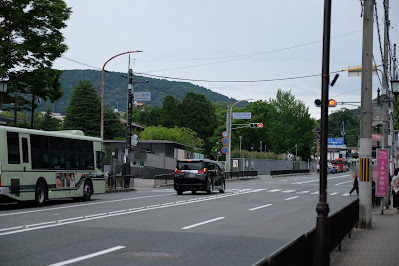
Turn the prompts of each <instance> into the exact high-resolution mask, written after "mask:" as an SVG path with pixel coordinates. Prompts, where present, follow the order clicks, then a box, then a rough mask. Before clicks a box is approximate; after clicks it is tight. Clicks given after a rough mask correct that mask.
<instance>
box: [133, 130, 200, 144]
mask: <svg viewBox="0 0 399 266" xmlns="http://www.w3.org/2000/svg"><path fill="white" fill-rule="evenodd" d="M140 139H142V140H171V141H176V142H179V143H183V144H186V145H190V146H194V147H202V146H203V144H204V142H203V140H202V139H200V138H198V137H197V133H196V132H195V131H193V130H192V129H190V128H184V127H183V128H179V127H174V128H166V127H163V126H157V127H155V126H150V127H147V128H146V129H145V130H144V131H143V132H141V133H140Z"/></svg>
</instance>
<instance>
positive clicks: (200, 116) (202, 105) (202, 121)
mask: <svg viewBox="0 0 399 266" xmlns="http://www.w3.org/2000/svg"><path fill="white" fill-rule="evenodd" d="M181 106H182V108H181V115H180V117H181V125H182V126H183V127H188V128H191V129H192V130H194V131H195V132H197V134H198V137H199V138H201V139H204V140H205V146H204V149H205V154H207V155H208V154H211V152H212V146H213V144H212V143H210V142H209V139H210V138H211V137H212V136H213V134H214V133H215V130H216V128H217V120H216V114H215V107H214V106H213V104H212V103H211V101H209V100H207V99H205V96H204V95H201V94H195V93H194V92H188V93H187V94H186V96H185V97H184V99H183V102H182V105H181Z"/></svg>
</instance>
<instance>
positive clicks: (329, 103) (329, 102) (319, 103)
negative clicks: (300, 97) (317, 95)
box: [314, 99, 337, 107]
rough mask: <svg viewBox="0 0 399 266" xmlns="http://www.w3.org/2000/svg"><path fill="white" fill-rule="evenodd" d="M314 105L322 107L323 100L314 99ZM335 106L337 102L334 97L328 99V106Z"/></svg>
mask: <svg viewBox="0 0 399 266" xmlns="http://www.w3.org/2000/svg"><path fill="white" fill-rule="evenodd" d="M314 105H316V106H317V107H321V100H320V99H316V100H314ZM335 106H337V102H336V101H335V100H334V99H330V100H328V107H335Z"/></svg>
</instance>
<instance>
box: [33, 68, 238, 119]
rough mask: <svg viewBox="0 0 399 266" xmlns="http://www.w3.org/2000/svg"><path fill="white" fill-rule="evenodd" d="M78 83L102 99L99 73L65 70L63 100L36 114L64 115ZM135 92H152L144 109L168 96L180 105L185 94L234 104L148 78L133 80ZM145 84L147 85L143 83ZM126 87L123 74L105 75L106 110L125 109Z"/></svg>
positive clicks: (200, 89) (182, 85) (208, 92)
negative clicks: (88, 86) (88, 85)
mask: <svg viewBox="0 0 399 266" xmlns="http://www.w3.org/2000/svg"><path fill="white" fill-rule="evenodd" d="M79 80H90V81H91V82H92V83H93V85H94V87H95V88H98V94H99V95H100V97H101V71H97V70H64V72H63V74H62V75H61V79H60V82H61V84H62V88H63V89H62V90H63V92H64V96H63V97H62V98H61V99H59V100H58V101H57V102H55V103H54V104H52V103H50V102H43V103H41V104H40V106H39V110H46V109H47V108H50V109H51V110H52V111H53V112H55V113H62V114H65V108H66V107H67V105H68V101H69V98H70V96H71V93H72V90H73V88H74V86H75V85H76V84H77V83H78V81H79ZM133 81H134V83H133V87H134V92H151V101H148V102H145V104H146V105H147V106H162V102H163V100H164V98H165V97H166V96H167V95H172V96H174V97H176V98H177V99H178V100H179V101H182V100H183V98H184V96H185V95H186V93H187V92H194V93H197V94H204V95H205V98H206V99H208V100H210V101H211V102H213V103H216V102H219V103H230V104H232V103H234V102H236V101H237V100H235V99H233V98H229V97H227V96H224V95H222V94H219V93H216V92H213V91H211V90H209V89H207V88H205V87H201V86H198V85H194V84H191V83H188V82H178V81H168V80H165V79H155V78H147V77H142V76H134V78H133ZM146 81H148V83H145V82H146ZM127 87H128V79H127V74H126V73H117V72H106V73H105V74H104V105H105V109H108V108H112V109H115V108H117V107H118V109H119V110H121V111H124V110H126V109H127Z"/></svg>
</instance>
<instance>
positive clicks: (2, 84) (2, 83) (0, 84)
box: [0, 78, 8, 111]
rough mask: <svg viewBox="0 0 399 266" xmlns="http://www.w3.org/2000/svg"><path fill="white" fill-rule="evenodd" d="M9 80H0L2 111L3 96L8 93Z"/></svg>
mask: <svg viewBox="0 0 399 266" xmlns="http://www.w3.org/2000/svg"><path fill="white" fill-rule="evenodd" d="M7 86H8V78H0V94H1V98H0V111H2V108H3V94H5V93H7Z"/></svg>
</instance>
